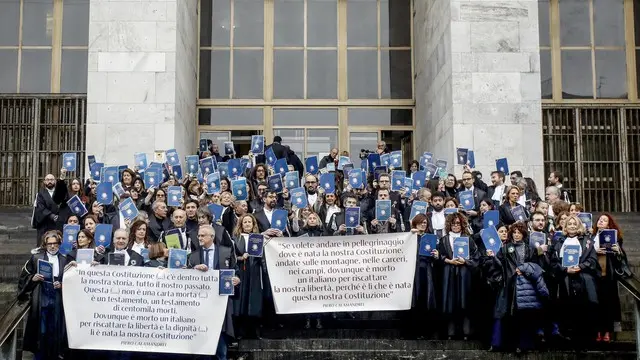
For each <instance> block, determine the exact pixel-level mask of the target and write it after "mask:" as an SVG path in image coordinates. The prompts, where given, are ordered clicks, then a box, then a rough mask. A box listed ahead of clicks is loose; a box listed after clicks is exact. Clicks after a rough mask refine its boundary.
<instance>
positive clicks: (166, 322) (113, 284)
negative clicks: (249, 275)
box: [62, 266, 228, 355]
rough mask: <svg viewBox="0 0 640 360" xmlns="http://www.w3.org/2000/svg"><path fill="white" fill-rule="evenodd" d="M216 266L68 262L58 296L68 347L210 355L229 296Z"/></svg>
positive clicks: (213, 352)
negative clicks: (222, 288) (222, 289)
mask: <svg viewBox="0 0 640 360" xmlns="http://www.w3.org/2000/svg"><path fill="white" fill-rule="evenodd" d="M218 279H219V277H218V271H217V270H210V271H208V272H201V271H198V270H187V269H175V270H174V269H171V270H169V269H157V268H146V267H137V266H94V267H82V268H72V269H70V270H69V271H67V272H66V273H65V274H64V278H63V284H62V296H63V302H64V312H65V319H66V325H67V335H68V338H69V347H71V348H72V349H85V350H117V351H144V352H161V353H180V354H202V355H213V354H215V352H216V347H217V345H218V344H217V343H218V338H219V336H220V331H221V329H222V323H223V321H224V317H225V312H226V310H227V301H228V296H220V295H218V289H219V287H218Z"/></svg>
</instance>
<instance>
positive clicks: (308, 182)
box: [305, 181, 318, 184]
mask: <svg viewBox="0 0 640 360" xmlns="http://www.w3.org/2000/svg"><path fill="white" fill-rule="evenodd" d="M317 183H318V182H317V181H307V182H305V184H317Z"/></svg>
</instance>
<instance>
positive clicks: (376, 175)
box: [373, 166, 387, 181]
mask: <svg viewBox="0 0 640 360" xmlns="http://www.w3.org/2000/svg"><path fill="white" fill-rule="evenodd" d="M382 174H387V167H386V166H377V167H376V168H375V169H373V176H374V177H373V178H374V179H375V180H376V181H378V179H380V175H382Z"/></svg>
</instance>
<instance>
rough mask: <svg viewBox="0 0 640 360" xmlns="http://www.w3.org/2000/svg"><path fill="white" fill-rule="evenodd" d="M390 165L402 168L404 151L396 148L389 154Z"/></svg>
mask: <svg viewBox="0 0 640 360" xmlns="http://www.w3.org/2000/svg"><path fill="white" fill-rule="evenodd" d="M389 166H391V167H393V168H402V151H400V150H396V151H392V152H391V154H389Z"/></svg>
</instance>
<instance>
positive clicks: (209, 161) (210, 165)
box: [200, 156, 216, 174]
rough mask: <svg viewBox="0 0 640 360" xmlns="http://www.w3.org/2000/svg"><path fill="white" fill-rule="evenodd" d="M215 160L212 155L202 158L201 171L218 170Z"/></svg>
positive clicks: (206, 172)
mask: <svg viewBox="0 0 640 360" xmlns="http://www.w3.org/2000/svg"><path fill="white" fill-rule="evenodd" d="M213 161H214V160H213V157H211V156H209V157H206V158H204V159H202V160H200V171H202V173H203V174H211V173H212V172H214V171H216V166H215V164H214V162H213Z"/></svg>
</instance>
